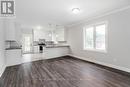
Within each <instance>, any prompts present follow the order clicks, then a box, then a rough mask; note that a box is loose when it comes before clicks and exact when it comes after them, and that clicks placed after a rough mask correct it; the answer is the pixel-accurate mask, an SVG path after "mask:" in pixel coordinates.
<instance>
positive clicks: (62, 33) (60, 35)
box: [54, 28, 65, 41]
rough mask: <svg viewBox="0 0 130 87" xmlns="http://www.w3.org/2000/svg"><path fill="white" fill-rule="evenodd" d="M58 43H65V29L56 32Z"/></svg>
mask: <svg viewBox="0 0 130 87" xmlns="http://www.w3.org/2000/svg"><path fill="white" fill-rule="evenodd" d="M54 35H55V38H56V41H65V29H64V28H59V29H56V30H55V34H54Z"/></svg>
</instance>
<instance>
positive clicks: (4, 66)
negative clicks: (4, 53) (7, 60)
mask: <svg viewBox="0 0 130 87" xmlns="http://www.w3.org/2000/svg"><path fill="white" fill-rule="evenodd" d="M5 68H6V65H3V67H2V69H1V71H0V77H1V76H2V74H3V73H4V71H5Z"/></svg>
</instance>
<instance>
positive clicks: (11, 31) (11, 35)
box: [5, 20, 15, 40]
mask: <svg viewBox="0 0 130 87" xmlns="http://www.w3.org/2000/svg"><path fill="white" fill-rule="evenodd" d="M5 29H6V40H15V23H14V21H12V20H6V21H5Z"/></svg>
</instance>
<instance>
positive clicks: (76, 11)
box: [72, 8, 80, 14]
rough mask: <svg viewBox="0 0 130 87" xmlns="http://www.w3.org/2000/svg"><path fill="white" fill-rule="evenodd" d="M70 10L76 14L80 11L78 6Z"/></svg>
mask: <svg viewBox="0 0 130 87" xmlns="http://www.w3.org/2000/svg"><path fill="white" fill-rule="evenodd" d="M72 12H73V13H74V14H78V13H79V12H80V9H79V8H73V9H72Z"/></svg>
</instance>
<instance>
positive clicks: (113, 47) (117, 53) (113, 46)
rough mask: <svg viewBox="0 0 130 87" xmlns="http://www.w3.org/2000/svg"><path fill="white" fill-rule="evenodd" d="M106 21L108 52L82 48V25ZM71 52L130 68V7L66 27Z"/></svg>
mask: <svg viewBox="0 0 130 87" xmlns="http://www.w3.org/2000/svg"><path fill="white" fill-rule="evenodd" d="M102 21H108V50H107V51H108V52H107V53H101V52H94V51H87V50H83V27H84V26H85V25H89V24H93V23H98V22H102ZM68 43H69V44H70V47H71V54H73V55H75V56H79V57H82V58H86V59H87V58H90V59H92V60H95V61H98V62H103V63H106V64H111V65H116V66H119V67H125V68H128V69H130V8H129V9H126V10H123V11H120V12H116V13H113V14H109V15H107V16H102V17H100V18H96V19H93V20H89V21H86V22H85V23H80V24H77V25H73V26H71V27H69V28H68Z"/></svg>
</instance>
